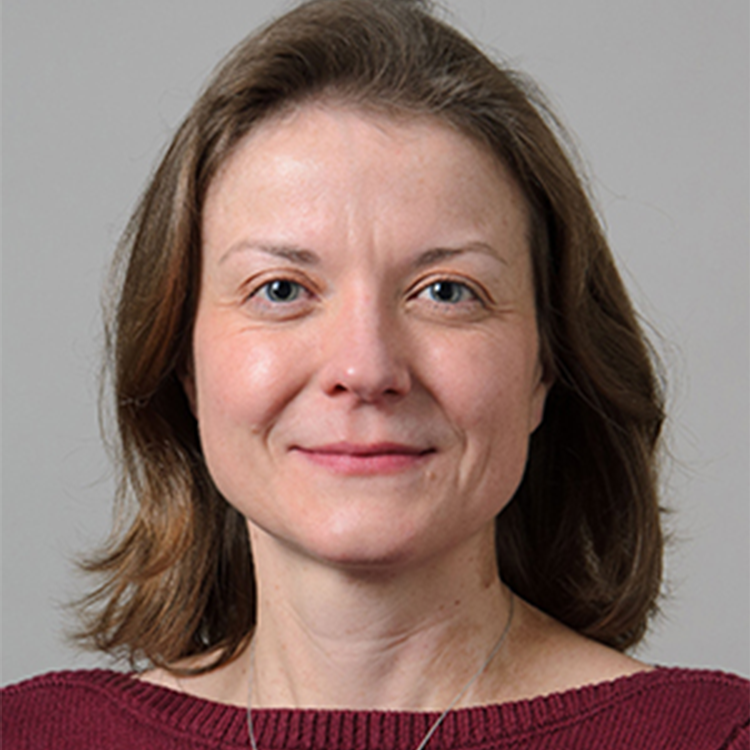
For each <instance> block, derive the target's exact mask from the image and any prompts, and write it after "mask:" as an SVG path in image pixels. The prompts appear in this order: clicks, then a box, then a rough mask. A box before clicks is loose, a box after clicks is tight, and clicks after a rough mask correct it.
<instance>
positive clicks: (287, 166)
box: [146, 102, 643, 710]
mask: <svg viewBox="0 0 750 750" xmlns="http://www.w3.org/2000/svg"><path fill="white" fill-rule="evenodd" d="M528 234H529V226H528V215H527V210H526V206H525V203H524V199H523V197H522V195H521V194H520V191H519V190H518V188H517V187H516V185H515V183H514V182H513V180H512V179H511V178H510V176H509V175H508V174H507V172H506V171H505V170H504V168H503V167H502V165H500V164H499V163H498V162H497V160H496V159H495V158H494V157H493V156H492V155H491V154H490V153H489V152H487V151H486V150H484V149H483V148H482V147H481V146H479V145H478V144H476V143H474V142H473V141H471V140H469V139H468V138H466V137H464V136H463V135H461V134H459V133H457V132H456V131H454V130H452V129H450V128H448V127H447V126H445V125H443V124H441V123H440V122H438V121H436V120H432V119H416V118H414V119H395V118H392V117H387V116H385V115H378V114H373V113H372V112H369V113H365V112H362V111H360V110H356V109H353V108H351V107H347V106H344V105H341V104H337V103H335V102H318V103H316V104H306V105H304V106H302V107H299V108H297V109H295V110H293V111H291V112H288V113H286V114H285V115H284V116H283V117H280V118H276V119H274V120H272V121H269V122H266V123H265V124H263V125H261V126H260V127H258V128H257V129H256V130H254V131H253V132H252V133H251V134H250V135H249V136H248V137H247V138H246V139H245V140H244V141H243V142H242V143H241V144H240V146H239V148H238V149H237V150H236V152H235V153H234V154H233V155H232V156H231V157H230V158H229V160H228V161H227V163H226V164H225V165H224V168H223V169H222V170H221V172H220V173H219V174H218V176H217V177H216V178H215V180H214V182H213V183H212V185H211V187H210V190H209V193H208V196H207V200H206V204H205V208H204V216H203V241H204V258H203V260H204V264H203V276H202V281H201V291H200V298H199V305H198V311H197V317H196V321H195V330H194V341H193V362H192V366H191V370H190V372H188V373H187V374H186V376H185V378H184V386H185V390H186V392H187V394H188V397H189V400H190V402H191V405H192V408H193V410H194V413H195V415H196V418H197V420H198V424H199V428H200V434H201V441H202V446H203V450H204V454H205V457H206V461H207V463H208V466H209V469H210V471H211V473H212V476H213V478H214V480H215V482H216V484H217V486H218V487H219V489H220V490H221V492H222V493H223V494H224V496H225V497H226V498H227V500H228V501H229V502H230V503H232V504H233V505H234V506H235V507H236V508H237V509H238V510H240V512H241V513H242V514H243V515H244V516H245V517H246V518H247V519H248V527H249V532H250V538H251V544H252V547H253V556H254V562H255V566H256V574H257V578H258V586H259V609H258V627H257V630H256V633H255V637H254V641H255V653H256V656H255V661H256V664H255V679H254V685H255V689H254V691H253V695H252V701H253V705H255V706H278V705H284V706H307V707H349V708H383V709H388V708H390V709H395V708H402V709H404V708H410V709H418V710H437V709H441V708H442V707H444V706H445V705H446V704H447V703H448V702H450V700H451V699H452V698H453V696H454V695H455V694H456V693H457V692H458V690H459V689H460V687H461V686H462V685H463V684H464V683H465V682H466V681H467V680H468V679H469V677H470V676H471V675H472V674H473V673H474V672H475V671H476V669H477V666H478V665H479V664H481V663H482V661H483V660H484V658H485V656H486V654H487V653H489V651H490V649H491V648H492V645H493V644H494V643H495V642H496V641H497V638H498V636H499V634H500V632H501V631H502V629H503V626H504V624H505V622H506V621H507V619H508V615H509V601H510V598H509V597H510V595H509V592H508V591H507V590H506V589H505V587H504V586H503V584H502V582H501V581H500V579H499V577H498V574H497V569H496V564H495V550H494V518H495V516H496V515H497V513H498V512H500V511H501V510H502V509H503V507H504V506H505V505H506V504H507V503H508V502H509V501H510V499H511V498H512V496H513V493H514V491H515V489H516V488H517V486H518V483H519V482H520V480H521V477H522V475H523V471H524V467H525V463H526V458H527V449H528V441H529V436H530V435H531V433H532V432H533V431H534V429H536V427H537V426H538V425H539V424H540V422H541V420H542V418H543V408H544V400H545V396H546V393H547V390H548V385H549V384H548V382H547V381H546V380H545V377H544V373H543V371H542V367H541V364H540V361H539V340H538V332H537V324H536V315H535V309H534V288H533V278H532V269H531V259H530V252H529V245H528ZM553 655H554V658H551V657H552V656H553ZM248 660H249V656H248V655H247V654H244V655H243V656H242V657H241V658H240V659H238V660H237V661H236V662H234V663H233V664H231V665H229V666H227V667H225V668H223V669H221V670H217V671H216V672H214V673H211V674H210V675H206V676H204V677H201V678H192V679H191V680H183V681H182V682H180V683H179V684H178V685H175V684H174V678H171V677H170V676H168V675H165V674H164V673H158V672H157V673H150V674H149V675H147V676H146V679H150V680H152V681H154V682H159V683H160V684H167V685H172V686H173V687H174V686H176V687H179V689H184V690H188V691H189V692H194V693H195V694H198V695H203V696H204V697H209V698H212V699H214V700H221V701H224V702H229V703H237V704H240V705H241V704H244V703H245V701H246V700H247V672H248V666H249V662H248ZM521 663H522V664H523V665H524V668H523V669H519V668H518V666H517V665H519V664H521ZM551 663H552V664H553V665H554V666H550V664H551ZM642 668H643V665H639V664H638V663H637V662H634V661H632V660H630V659H628V658H627V657H623V656H621V655H620V654H616V653H615V652H611V651H610V650H609V649H605V648H603V647H601V646H598V645H596V644H593V643H591V642H589V641H587V640H586V639H584V638H582V637H580V636H578V635H576V634H574V633H571V632H570V631H567V630H566V629H565V628H563V627H562V626H560V625H558V624H557V623H554V622H553V621H551V620H549V618H546V617H545V616H543V615H541V614H540V613H538V612H536V611H535V610H533V609H532V608H531V607H529V606H528V605H526V604H525V603H523V602H520V601H519V602H517V605H516V615H515V617H514V620H513V627H512V630H511V633H510V637H509V639H508V641H507V643H506V644H505V645H504V647H503V650H502V651H501V652H500V654H499V655H498V657H497V658H496V659H494V660H493V662H492V664H490V667H489V668H488V670H487V671H486V673H485V674H484V675H483V678H482V679H481V680H480V681H478V682H477V684H476V685H475V687H474V688H473V689H472V690H471V691H470V692H469V693H467V695H466V697H465V699H464V701H463V702H462V705H471V704H477V703H486V702H493V701H501V700H512V699H518V698H519V697H530V696H531V695H538V694H540V693H543V692H551V691H553V690H556V689H565V688H568V687H572V686H576V685H579V684H585V683H587V682H593V681H599V680H601V679H609V678H612V677H617V676H621V675H624V674H629V673H631V672H633V671H638V670H639V669H642Z"/></svg>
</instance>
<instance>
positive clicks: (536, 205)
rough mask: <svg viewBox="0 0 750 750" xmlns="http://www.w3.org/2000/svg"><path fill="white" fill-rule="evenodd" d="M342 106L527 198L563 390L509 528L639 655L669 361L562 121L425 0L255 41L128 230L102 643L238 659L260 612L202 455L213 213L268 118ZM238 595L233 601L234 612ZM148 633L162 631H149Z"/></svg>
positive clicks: (329, 10) (566, 605) (617, 641)
mask: <svg viewBox="0 0 750 750" xmlns="http://www.w3.org/2000/svg"><path fill="white" fill-rule="evenodd" d="M323 96H326V97H334V98H337V99H340V100H342V101H344V102H346V103H347V104H351V105H354V106H358V107H361V108H362V109H364V110H368V109H374V110H376V111H378V112H381V113H386V114H387V113H393V114H398V115H404V114H406V115H408V114H418V115H420V116H431V117H436V118H438V119H440V120H441V121H442V122H443V123H446V124H448V125H450V126H451V127H454V128H456V129H457V130H458V131H459V132H461V133H463V134H464V135H466V136H468V137H469V138H472V139H475V140H477V141H479V142H481V143H482V144H484V145H486V146H489V148H490V149H491V150H492V152H493V153H494V154H495V155H496V156H497V158H498V159H499V160H500V161H501V162H502V163H503V164H504V166H505V167H506V168H507V170H508V171H509V172H510V174H511V175H512V176H513V178H514V179H515V180H516V182H517V184H518V186H519V187H520V189H521V191H522V192H523V194H524V196H525V198H526V201H527V203H528V208H529V212H530V216H531V236H530V237H529V242H530V248H531V254H532V263H533V268H534V278H535V294H536V304H537V319H538V325H539V332H540V341H541V357H542V363H543V366H544V369H545V377H546V378H547V379H548V381H549V382H551V383H553V385H552V387H551V390H550V394H549V397H548V402H547V409H546V416H545V419H544V422H543V424H542V426H541V427H540V428H539V429H538V430H537V432H536V433H535V434H534V436H533V438H532V441H531V449H530V458H529V463H528V467H527V472H526V476H525V478H524V480H523V482H522V484H521V486H520V488H519V490H518V491H517V493H516V496H515V498H514V500H513V502H512V503H511V505H510V506H509V507H508V508H507V509H506V510H505V511H504V512H503V513H502V514H501V516H500V517H499V518H498V521H497V540H498V543H497V546H498V564H499V567H500V571H501V573H502V576H503V579H504V580H505V581H506V583H508V584H509V585H510V586H511V587H513V588H514V589H515V590H516V591H517V593H519V594H520V595H521V596H524V597H525V598H527V599H528V600H530V601H531V602H532V603H534V604H537V605H538V606H540V607H541V608H542V609H544V610H546V611H547V612H549V613H550V614H552V615H553V616H555V617H557V618H558V619H560V620H562V621H563V622H565V623H567V624H568V625H570V626H571V627H574V628H576V629H577V630H579V631H581V632H583V633H585V634H588V635H591V636H592V637H595V638H598V639H599V640H601V641H603V642H605V643H608V644H610V645H613V646H616V647H620V648H624V647H627V646H628V645H631V644H632V643H634V642H636V641H637V640H638V639H639V638H640V637H641V636H642V634H643V632H644V629H645V623H646V615H647V614H648V612H649V611H650V610H651V609H652V607H653V605H654V601H655V597H656V594H657V593H658V585H659V574H660V562H661V536H660V530H659V523H658V504H657V497H656V489H655V480H656V476H655V448H656V444H657V440H658V436H659V431H660V426H661V422H662V418H663V414H662V405H661V400H660V394H659V388H658V383H657V381H656V378H655V376H654V373H653V367H652V364H651V359H650V357H649V353H648V348H647V345H646V343H645V340H644V338H643V336H642V334H641V331H640V329H639V327H638V324H637V322H636V319H635V315H634V313H633V311H632V308H631V305H630V302H629V300H628V297H627V294H626V292H625V290H624V288H623V285H622V283H621V281H620V278H619V276H618V274H617V271H616V269H615V267H614V263H613V261H612V256H611V253H610V251H609V249H608V247H607V244H606V241H605V239H604V237H603V234H602V232H601V229H600V227H599V223H598V221H597V219H596V216H595V213H594V211H593V210H592V208H591V204H590V201H589V199H588V197H587V195H586V191H585V189H584V188H583V186H582V183H581V179H580V177H579V176H578V175H577V174H576V172H575V170H574V168H573V166H572V164H571V159H570V158H569V156H568V155H567V154H566V152H565V150H564V149H563V148H562V146H561V145H560V140H559V139H558V138H557V137H556V136H555V134H554V129H555V126H554V118H553V117H552V116H551V115H550V114H549V112H548V111H547V110H546V109H545V108H544V105H543V103H542V102H541V101H540V98H539V97H538V95H537V93H536V92H535V90H534V88H533V87H532V86H531V85H530V84H528V83H526V82H524V81H523V80H522V79H521V77H520V76H518V75H517V74H516V73H513V72H511V71H508V70H505V69H502V68H500V67H498V66H497V65H496V64H495V63H493V62H492V61H490V60H489V59H488V58H487V57H486V56H485V55H484V54H482V53H481V52H480V51H479V50H478V49H477V48H476V47H475V46H474V45H473V44H472V43H471V42H469V41H468V40H467V39H465V38H464V37H463V36H461V35H460V34H459V33H458V32H456V31H455V30H454V29H452V28H451V27H449V26H447V25H445V24H443V23H442V22H440V21H439V20H437V19H436V17H435V16H434V15H433V14H432V12H431V10H430V8H429V6H428V4H427V3H426V2H420V1H419V0H380V1H377V0H313V1H312V2H308V3H305V4H303V5H302V6H300V7H299V8H298V9H296V10H294V11H292V12H291V13H289V14H287V15H285V16H283V17H282V18H280V19H279V20H278V21H276V22H275V23H272V24H271V25H269V26H268V27H266V28H265V29H263V30H262V31H260V32H259V33H257V34H254V35H252V36H251V37H249V38H248V39H246V40H245V41H243V42H242V43H241V44H240V45H239V46H238V47H237V48H236V49H235V50H234V51H233V52H232V53H231V54H230V55H229V57H228V58H227V59H226V61H225V62H224V63H223V64H222V65H221V66H220V68H219V69H218V71H217V73H216V74H215V75H214V77H213V78H212V80H211V81H210V82H209V84H208V86H207V88H206V89H205V91H204V93H203V94H202V95H201V97H200V98H199V99H198V101H197V102H196V104H195V106H194V107H193V108H192V110H191V111H190V113H189V114H188V116H187V118H186V119H185V121H184V123H183V125H182V126H181V127H180V129H179V130H178V132H177V134H176V135H175V137H174V139H173V141H172V143H171V145H170V147H169V149H168V151H167V153H166V154H165V156H164V158H163V160H162V162H161V164H160V165H159V167H158V169H157V170H156V172H155V174H154V176H153V178H152V180H151V183H150V185H149V186H148V188H147V190H146V192H145V193H144V196H143V198H142V200H141V203H140V205H139V207H138V209H137V210H136V212H135V214H134V216H133V218H132V220H131V222H130V224H129V226H128V229H127V231H126V233H125V236H124V238H123V241H122V244H121V247H120V251H119V266H118V269H119V276H117V277H116V278H117V284H118V291H117V300H116V307H115V308H114V311H113V317H112V320H111V322H110V329H109V344H110V354H111V358H112V369H113V378H114V386H115V392H116V398H117V403H116V410H117V420H118V427H119V433H120V442H121V454H120V460H121V468H122V484H121V493H122V495H123V496H124V495H125V494H126V493H131V494H132V497H133V498H134V499H135V500H136V508H135V515H134V518H133V522H132V525H131V526H130V528H129V529H126V530H123V531H122V533H121V535H120V537H119V538H118V539H116V540H114V541H113V542H112V545H113V546H112V547H110V549H109V550H108V551H106V552H105V554H104V555H103V556H100V557H99V558H98V559H97V560H95V561H93V562H92V563H91V564H90V566H89V567H90V569H92V570H95V571H97V572H99V573H102V574H104V583H103V584H102V587H101V588H100V589H99V590H97V592H95V593H94V595H93V596H92V597H91V598H90V600H89V603H90V604H92V605H96V604H97V603H102V604H104V607H103V608H101V609H100V610H99V612H98V614H97V615H95V616H94V617H93V619H91V620H90V622H89V628H88V631H87V633H86V634H85V635H87V636H88V637H89V638H92V639H93V640H94V642H95V643H96V644H97V645H98V646H99V647H101V648H105V649H106V650H118V649H124V650H125V651H126V652H127V653H128V654H129V655H131V656H136V657H138V656H145V657H146V658H148V659H150V660H151V661H153V662H155V663H160V664H168V663H170V662H172V661H174V660H175V659H177V658H179V657H181V656H187V655H190V654H193V653H198V652H201V651H206V650H210V649H214V648H218V649H219V661H222V660H226V659H227V658H231V656H232V655H233V654H234V653H236V651H237V650H238V648H239V646H240V645H241V643H242V642H244V640H245V639H246V638H247V634H248V632H249V630H250V628H251V626H252V623H253V617H254V601H253V596H252V591H253V579H252V567H251V565H252V563H251V558H250V553H249V548H248V543H247V535H246V528H245V524H244V519H242V518H241V517H240V516H239V514H238V513H237V512H236V511H234V510H233V509H232V508H231V507H229V506H228V505H227V503H226V502H225V501H224V500H223V498H221V497H220V496H219V494H218V492H217V491H216V489H215V488H214V486H213V483H212V481H211V478H210V476H209V475H208V473H207V470H206V468H205V464H204V462H203V460H202V455H201V448H200V442H199V439H198V433H197V428H196V424H195V420H194V418H193V416H192V414H191V412H190V408H189V405H188V403H187V401H186V398H185V395H184V392H183V390H182V386H181V383H180V376H181V374H183V373H184V371H185V369H186V368H187V367H189V362H190V356H191V329H192V321H193V318H194V314H195V309H196V304H197V298H198V293H199V280H200V265H201V211H202V205H203V201H204V198H205V195H206V192H207V189H208V186H209V185H210V184H211V181H212V179H213V177H214V176H215V175H216V173H217V170H218V169H219V168H220V167H221V165H222V164H223V163H224V162H225V160H226V159H227V158H228V157H229V156H230V155H231V154H232V152H233V148H234V147H235V146H236V145H237V144H238V143H239V142H240V141H241V140H242V139H243V137H244V136H245V135H246V134H247V133H248V132H250V131H251V130H252V129H253V128H254V127H255V126H257V125H258V124H259V123H261V122H263V121H265V120H267V119H268V118H270V117H271V116H272V115H275V114H278V113H279V112H280V111H282V110H283V109H284V108H288V107H291V106H294V105H297V104H300V103H302V102H304V101H309V100H314V99H316V98H318V97H323ZM227 602H231V606H227ZM144 623H147V624H148V627H144Z"/></svg>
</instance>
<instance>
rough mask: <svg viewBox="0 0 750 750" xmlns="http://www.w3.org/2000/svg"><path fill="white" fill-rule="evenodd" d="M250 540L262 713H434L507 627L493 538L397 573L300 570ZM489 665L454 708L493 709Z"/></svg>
mask: <svg viewBox="0 0 750 750" xmlns="http://www.w3.org/2000/svg"><path fill="white" fill-rule="evenodd" d="M251 537H252V543H253V555H254V561H255V565H256V570H257V579H258V581H259V591H258V625H257V628H256V633H255V636H254V643H253V651H254V655H253V660H254V681H253V682H254V686H253V695H252V701H253V705H254V706H256V707H258V708H260V707H271V706H288V707H305V708H351V709H381V710H389V709H390V710H397V709H402V710H432V711H437V710H442V709H443V708H445V707H446V706H447V705H448V704H449V703H450V702H451V701H452V700H453V699H454V698H455V697H456V695H457V693H458V691H459V690H460V689H461V688H462V687H463V686H464V685H465V684H466V683H467V682H468V681H469V680H471V678H472V676H473V675H474V674H475V673H476V672H477V670H478V668H480V667H481V666H482V665H483V663H484V662H485V661H486V659H487V656H488V655H489V654H490V653H491V651H492V649H493V646H494V645H495V644H496V643H497V641H498V639H499V638H500V635H501V633H502V631H503V629H504V627H505V624H506V622H507V620H508V615H509V603H510V598H509V592H508V591H507V590H506V589H505V588H504V586H503V585H502V583H501V582H500V579H499V577H498V575H497V568H496V563H495V555H494V540H493V536H492V529H483V530H482V532H481V533H480V534H478V535H477V536H476V537H475V538H473V539H471V540H469V541H468V542H467V543H466V544H465V545H464V546H462V547H461V548H460V549H456V550H454V551H452V553H451V554H449V555H443V556H441V557H440V559H439V560H429V561H424V562H423V563H421V564H415V565H413V566H410V567H408V568H406V569H404V568H399V569H398V574H396V572H395V571H394V570H393V569H392V568H386V569H378V568H377V567H375V566H372V567H369V568H367V569H364V568H358V569H354V570H352V569H348V568H346V567H343V566H332V565H328V564H322V563H319V562H316V561H311V560H306V561H304V563H303V562H302V561H300V559H299V557H298V555H297V553H296V552H294V551H292V550H288V549H284V548H282V547H280V546H279V545H278V543H277V542H276V541H275V540H273V539H271V538H270V537H268V536H267V535H266V534H265V533H264V532H262V531H260V530H259V529H257V528H255V527H251ZM269 582H271V583H269ZM279 592H283V596H282V595H280V594H279ZM492 661H493V663H492V664H490V665H489V669H488V670H487V672H486V673H484V674H483V675H482V677H481V678H480V679H478V680H477V681H476V682H475V683H473V684H472V686H471V689H470V690H468V691H467V692H466V694H465V695H464V696H463V697H462V700H461V702H460V704H459V705H472V704H479V703H484V702H490V701H491V700H492V694H491V692H489V691H491V686H492V682H493V681H492V679H491V677H490V674H489V673H491V672H492V670H493V667H494V666H496V664H495V662H498V661H501V660H500V659H494V658H493V660H492ZM485 676H486V677H487V678H488V679H483V678H484V677H485Z"/></svg>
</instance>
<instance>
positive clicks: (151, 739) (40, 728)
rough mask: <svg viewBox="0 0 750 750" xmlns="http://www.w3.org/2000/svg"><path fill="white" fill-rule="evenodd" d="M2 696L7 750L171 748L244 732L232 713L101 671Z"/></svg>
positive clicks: (49, 679) (68, 674)
mask: <svg viewBox="0 0 750 750" xmlns="http://www.w3.org/2000/svg"><path fill="white" fill-rule="evenodd" d="M0 696H1V697H2V709H3V710H2V740H3V747H4V748H9V750H10V749H12V750H16V748H40V747H55V748H57V749H58V750H68V749H70V750H73V749H75V750H89V749H91V750H93V748H97V749H98V748H102V747H107V748H133V747H149V748H150V749H151V750H162V749H166V748H170V750H171V749H172V748H174V749H175V750H176V749H177V748H184V747H188V746H190V747H193V746H195V747H201V746H204V745H203V744H202V743H203V742H206V743H209V745H210V744H211V742H212V740H215V737H214V736H213V735H212V733H215V731H216V729H217V726H219V725H221V727H222V731H223V732H224V736H223V737H222V739H224V740H226V739H228V737H227V735H226V732H230V734H236V735H238V736H239V735H240V734H241V731H242V728H243V722H242V717H241V716H235V715H232V711H233V709H231V707H226V706H218V705H212V704H209V705H205V704H204V703H203V702H198V701H196V700H195V699H193V698H191V697H190V696H186V695H182V694H180V693H178V692H176V691H173V690H168V689H165V688H161V687H156V686H154V685H148V684H146V683H144V682H142V681H140V680H137V679H134V678H133V675H131V674H127V673H123V672H115V671H111V670H104V669H96V670H76V671H65V672H53V673H49V674H45V675H41V676H39V677H34V678H32V679H30V680H26V681H24V682H20V683H18V684H16V685H10V686H8V687H5V688H3V689H2V691H1V692H0ZM235 711H236V710H235ZM186 740H189V741H188V742H187V743H186Z"/></svg>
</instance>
